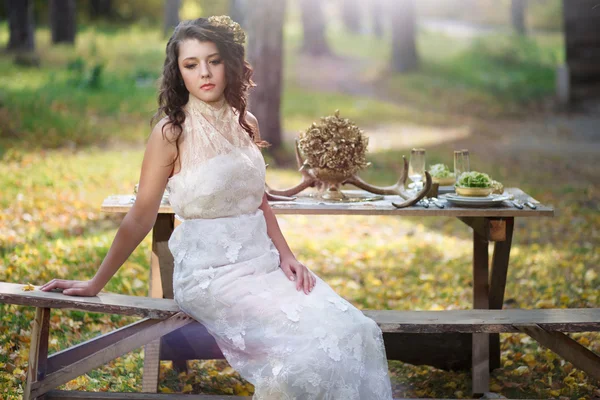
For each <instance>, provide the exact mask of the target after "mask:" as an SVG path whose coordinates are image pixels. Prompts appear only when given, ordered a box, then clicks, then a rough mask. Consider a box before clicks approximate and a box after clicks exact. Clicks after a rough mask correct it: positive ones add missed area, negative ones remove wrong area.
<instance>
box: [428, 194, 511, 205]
mask: <svg viewBox="0 0 600 400" xmlns="http://www.w3.org/2000/svg"><path fill="white" fill-rule="evenodd" d="M440 197H441V198H444V199H446V200H448V201H449V202H450V203H453V204H455V205H457V206H464V207H490V206H498V205H500V204H502V202H503V201H506V200H509V199H510V196H509V195H506V194H491V195H489V196H486V197H468V196H459V195H457V194H454V193H447V194H445V195H442V196H440Z"/></svg>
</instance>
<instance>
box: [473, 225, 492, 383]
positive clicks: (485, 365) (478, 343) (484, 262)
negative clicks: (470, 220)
mask: <svg viewBox="0 0 600 400" xmlns="http://www.w3.org/2000/svg"><path fill="white" fill-rule="evenodd" d="M488 269H489V257H488V238H487V237H485V236H483V235H481V233H480V232H478V230H477V229H473V308H474V309H487V308H489V273H488ZM489 365H490V360H489V337H488V334H485V333H474V334H473V370H472V375H473V394H483V393H485V392H489V384H490V367H489Z"/></svg>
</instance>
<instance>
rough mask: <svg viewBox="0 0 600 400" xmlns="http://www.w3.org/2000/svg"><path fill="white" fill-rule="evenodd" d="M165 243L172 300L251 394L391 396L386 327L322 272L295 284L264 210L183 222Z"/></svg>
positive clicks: (369, 399) (347, 399) (260, 399)
mask: <svg viewBox="0 0 600 400" xmlns="http://www.w3.org/2000/svg"><path fill="white" fill-rule="evenodd" d="M169 248H170V250H171V252H172V253H173V257H174V259H175V268H174V276H173V289H174V297H175V301H176V302H177V304H178V305H179V307H180V308H181V310H182V311H184V312H185V313H186V314H188V315H189V316H191V317H193V318H194V319H196V320H197V321H199V322H201V323H202V324H203V325H204V326H205V327H206V329H207V330H208V332H209V333H210V334H211V335H212V336H213V337H214V338H215V340H216V342H217V344H218V345H219V348H220V349H221V351H222V352H223V355H224V356H225V358H226V359H227V361H228V362H229V364H230V365H231V366H232V367H233V368H234V369H235V370H237V371H238V372H239V373H240V375H241V376H242V377H243V378H244V379H246V380H247V381H249V382H250V383H252V384H253V385H254V386H255V394H254V397H253V399H255V400H266V399H269V400H271V399H277V400H282V399H286V400H287V399H290V400H291V399H294V400H298V399H306V400H308V399H340V400H342V399H343V400H352V399H357V400H358V399H364V400H377V399H385V400H390V399H391V398H392V392H391V385H390V380H389V375H388V364H387V359H386V356H385V349H384V345H383V338H382V333H381V330H380V328H379V327H378V326H377V324H376V323H375V322H374V321H373V320H372V319H370V318H368V317H365V316H364V315H363V313H362V312H361V311H360V310H358V309H356V308H355V307H354V306H353V305H352V304H351V303H349V302H348V301H346V300H345V299H343V298H342V297H340V296H339V295H338V294H337V293H335V292H334V291H333V290H332V289H331V287H330V286H329V285H327V283H325V282H324V281H323V280H321V279H320V278H318V277H316V280H317V283H316V285H315V287H314V289H313V291H312V292H310V293H309V294H308V295H306V294H305V293H304V292H303V291H297V290H296V286H295V282H292V281H290V280H289V279H288V278H287V277H286V276H285V274H284V273H283V271H282V270H281V268H279V254H278V252H277V250H276V249H275V247H274V245H273V243H272V242H271V239H270V238H269V236H268V235H267V228H266V222H265V218H264V215H263V213H262V210H257V211H256V212H255V213H252V214H244V215H238V216H234V217H226V218H216V219H191V220H186V221H184V222H183V223H182V224H181V225H180V226H178V227H177V228H176V229H175V231H174V232H173V235H172V236H171V239H170V240H169Z"/></svg>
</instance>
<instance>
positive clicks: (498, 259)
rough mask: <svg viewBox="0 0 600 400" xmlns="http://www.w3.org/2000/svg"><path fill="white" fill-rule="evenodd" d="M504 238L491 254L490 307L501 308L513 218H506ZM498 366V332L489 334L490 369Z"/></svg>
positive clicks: (513, 223)
mask: <svg viewBox="0 0 600 400" xmlns="http://www.w3.org/2000/svg"><path fill="white" fill-rule="evenodd" d="M505 221H506V239H505V240H503V241H501V242H496V243H494V254H493V256H492V276H491V277H490V297H489V306H490V309H495V310H501V309H502V305H503V304H504V290H505V288H506V277H507V274H508V261H509V258H510V248H511V245H512V237H513V230H514V225H515V219H514V218H506V219H505ZM499 367H500V334H498V333H492V334H490V369H496V368H499Z"/></svg>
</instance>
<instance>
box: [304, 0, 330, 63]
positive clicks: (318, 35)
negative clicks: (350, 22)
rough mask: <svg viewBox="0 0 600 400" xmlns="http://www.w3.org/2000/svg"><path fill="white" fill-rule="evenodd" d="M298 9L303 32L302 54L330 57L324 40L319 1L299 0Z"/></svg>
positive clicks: (322, 17) (323, 19) (323, 21)
mask: <svg viewBox="0 0 600 400" xmlns="http://www.w3.org/2000/svg"><path fill="white" fill-rule="evenodd" d="M300 8H301V12H302V29H303V31H304V40H303V44H302V52H304V53H307V54H310V55H311V56H325V55H330V54H331V51H330V49H329V46H328V44H327V39H326V38H325V18H324V16H323V10H322V8H321V0H301V1H300Z"/></svg>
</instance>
